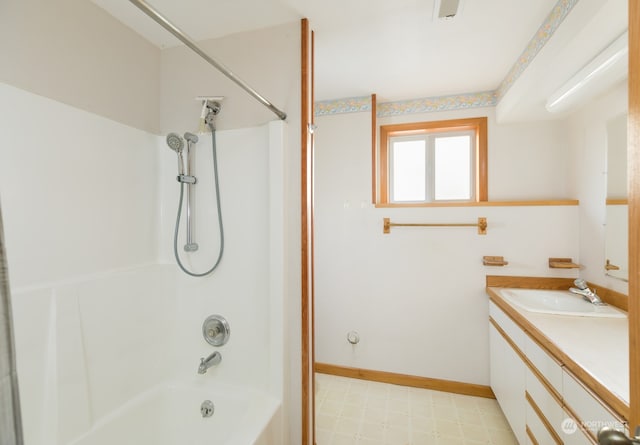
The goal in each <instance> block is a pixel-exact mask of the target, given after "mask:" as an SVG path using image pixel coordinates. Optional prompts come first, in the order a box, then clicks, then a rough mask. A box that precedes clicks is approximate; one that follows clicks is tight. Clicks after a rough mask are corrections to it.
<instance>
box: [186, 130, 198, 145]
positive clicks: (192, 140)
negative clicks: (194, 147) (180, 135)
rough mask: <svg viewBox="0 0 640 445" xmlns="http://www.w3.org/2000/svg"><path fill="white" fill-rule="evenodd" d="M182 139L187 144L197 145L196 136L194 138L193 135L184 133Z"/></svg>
mask: <svg viewBox="0 0 640 445" xmlns="http://www.w3.org/2000/svg"><path fill="white" fill-rule="evenodd" d="M184 138H185V139H186V140H187V142H191V143H192V144H197V143H198V136H196V135H195V134H193V133H189V132H187V133H185V134H184Z"/></svg>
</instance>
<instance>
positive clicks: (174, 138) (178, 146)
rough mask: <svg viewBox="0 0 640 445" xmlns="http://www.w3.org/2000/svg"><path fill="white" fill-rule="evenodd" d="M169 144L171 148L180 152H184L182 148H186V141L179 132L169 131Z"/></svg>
mask: <svg viewBox="0 0 640 445" xmlns="http://www.w3.org/2000/svg"><path fill="white" fill-rule="evenodd" d="M185 136H186V135H185ZM167 145H168V146H169V148H170V149H171V150H173V151H175V152H176V153H178V154H180V153H182V149H183V148H184V141H183V140H182V138H181V137H180V135H179V134H176V133H169V134H168V135H167Z"/></svg>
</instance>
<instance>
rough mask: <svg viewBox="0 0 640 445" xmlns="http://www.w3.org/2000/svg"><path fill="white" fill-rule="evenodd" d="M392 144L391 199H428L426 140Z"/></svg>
mask: <svg viewBox="0 0 640 445" xmlns="http://www.w3.org/2000/svg"><path fill="white" fill-rule="evenodd" d="M392 144H393V146H392V153H393V155H392V156H393V158H392V164H391V165H392V171H391V177H392V185H393V187H392V196H391V200H392V201H396V202H398V201H424V200H426V191H425V181H426V163H425V161H426V158H425V156H426V150H425V141H424V140H421V141H395V142H393V143H392Z"/></svg>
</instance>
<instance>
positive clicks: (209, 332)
mask: <svg viewBox="0 0 640 445" xmlns="http://www.w3.org/2000/svg"><path fill="white" fill-rule="evenodd" d="M202 336H203V337H204V339H205V341H206V342H207V343H209V344H210V345H211V346H222V345H224V344H225V343H227V342H228V341H229V337H230V336H231V328H230V327H229V322H227V320H226V319H225V318H224V317H223V316H222V315H211V316H209V317H207V319H206V320H205V321H204V323H202Z"/></svg>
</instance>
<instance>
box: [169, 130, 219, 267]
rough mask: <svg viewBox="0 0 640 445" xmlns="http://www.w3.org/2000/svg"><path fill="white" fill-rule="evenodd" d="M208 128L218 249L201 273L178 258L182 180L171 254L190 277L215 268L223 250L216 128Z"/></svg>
mask: <svg viewBox="0 0 640 445" xmlns="http://www.w3.org/2000/svg"><path fill="white" fill-rule="evenodd" d="M209 128H210V129H211V153H212V154H213V180H214V188H215V192H216V207H217V209H218V228H219V232H220V249H219V250H218V259H217V260H216V262H215V263H214V265H213V266H212V267H211V269H209V270H207V271H206V272H203V273H195V272H191V271H190V270H188V269H187V268H186V267H185V266H184V265H183V264H182V261H181V260H180V255H179V254H178V228H179V227H180V218H181V217H182V202H183V200H184V182H181V183H180V200H179V202H178V216H177V217H176V227H175V230H174V232H173V254H174V255H175V257H176V262H177V263H178V267H180V269H182V271H183V272H184V273H186V274H187V275H191V276H192V277H204V276H206V275H209V274H210V273H211V272H213V271H214V270H216V268H217V267H218V264H220V260H221V259H222V254H223V252H224V230H223V228H222V209H221V206H220V185H219V183H218V150H217V148H216V129H215V128H214V126H213V125H212V124H209Z"/></svg>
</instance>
